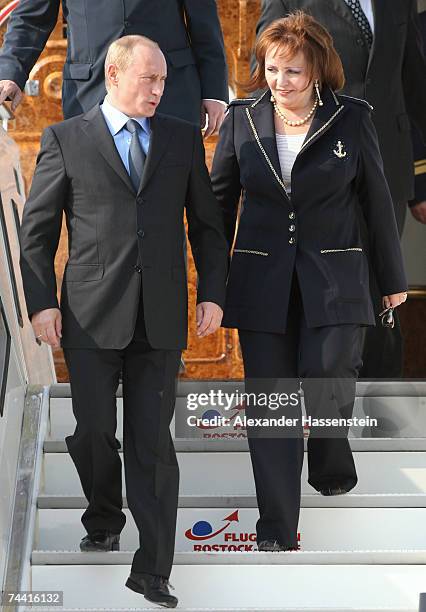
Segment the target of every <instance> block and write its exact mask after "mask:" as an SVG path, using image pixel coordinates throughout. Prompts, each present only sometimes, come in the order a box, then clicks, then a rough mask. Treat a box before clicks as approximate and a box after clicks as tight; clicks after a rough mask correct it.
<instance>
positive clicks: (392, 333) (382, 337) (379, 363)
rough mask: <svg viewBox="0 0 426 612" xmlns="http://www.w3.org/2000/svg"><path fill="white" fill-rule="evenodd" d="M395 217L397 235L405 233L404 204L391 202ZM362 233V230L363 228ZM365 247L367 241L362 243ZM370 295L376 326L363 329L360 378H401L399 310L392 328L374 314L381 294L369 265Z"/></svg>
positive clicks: (377, 312) (381, 307)
mask: <svg viewBox="0 0 426 612" xmlns="http://www.w3.org/2000/svg"><path fill="white" fill-rule="evenodd" d="M394 210H395V218H396V223H397V227H398V233H399V236H400V237H401V236H402V232H403V230H404V224H405V218H406V215H407V202H398V203H394ZM364 232H365V228H364ZM364 243H365V245H366V246H367V245H368V241H367V240H366V239H365V240H364ZM369 274H370V294H371V299H372V301H373V307H374V312H375V314H376V327H365V328H364V342H363V351H362V362H363V365H362V368H361V370H360V372H359V377H360V378H402V375H403V350H404V341H403V336H402V330H401V324H400V320H399V315H398V309H395V310H394V312H393V316H394V321H395V327H394V328H393V329H392V328H390V327H383V326H382V325H381V323H380V321H379V319H378V317H377V315H378V314H379V313H380V312H381V311H382V310H383V306H382V298H383V296H382V294H381V292H380V289H379V286H378V283H377V279H376V277H375V274H374V271H373V268H372V266H371V262H369Z"/></svg>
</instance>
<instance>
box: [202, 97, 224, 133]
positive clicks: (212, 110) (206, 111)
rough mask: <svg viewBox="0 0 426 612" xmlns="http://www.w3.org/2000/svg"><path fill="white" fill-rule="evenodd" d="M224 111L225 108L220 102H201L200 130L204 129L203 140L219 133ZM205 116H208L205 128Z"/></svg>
mask: <svg viewBox="0 0 426 612" xmlns="http://www.w3.org/2000/svg"><path fill="white" fill-rule="evenodd" d="M225 111H226V106H225V105H224V104H222V103H221V102H216V100H203V102H202V104H201V129H204V128H206V131H205V132H204V138H208V137H209V136H211V135H212V134H218V133H219V128H220V126H221V125H222V122H223V119H224V117H225ZM206 115H208V119H209V121H208V124H207V126H206Z"/></svg>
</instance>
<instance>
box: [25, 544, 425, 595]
mask: <svg viewBox="0 0 426 612" xmlns="http://www.w3.org/2000/svg"><path fill="white" fill-rule="evenodd" d="M133 554H134V553H133V552H131V551H120V552H116V551H114V552H97V553H82V552H80V551H74V550H59V551H57V550H54V551H52V550H47V551H46V550H34V551H33V553H32V555H31V563H32V564H33V566H34V565H80V566H82V565H131V564H132V560H133ZM425 562H426V550H396V551H382V550H361V551H340V552H337V551H315V552H312V551H297V552H276V553H264V552H261V553H260V552H253V553H250V552H231V553H216V552H212V553H191V552H186V553H185V552H184V553H175V556H174V560H173V563H174V565H421V564H424V563H425ZM425 588H426V587H425Z"/></svg>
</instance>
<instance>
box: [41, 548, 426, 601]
mask: <svg viewBox="0 0 426 612" xmlns="http://www.w3.org/2000/svg"><path fill="white" fill-rule="evenodd" d="M295 554H297V553H295ZM129 569H130V568H129V567H128V566H127V567H125V566H122V565H118V566H114V565H85V566H81V565H80V566H78V565H61V566H41V565H39V566H33V567H32V590H34V591H50V592H51V591H56V590H61V591H63V592H64V606H65V607H66V608H67V609H68V608H78V609H89V608H98V609H99V608H106V609H108V610H111V609H113V610H116V611H119V610H120V609H123V608H124V609H126V608H136V609H138V610H143V609H144V605H145V604H146V602H145V600H144V598H143V597H142V596H141V595H138V594H136V593H134V592H133V591H130V590H129V589H127V588H126V587H125V586H124V583H125V581H126V579H127V578H128V575H129ZM170 581H171V583H172V584H173V585H174V586H175V588H176V591H175V594H176V595H177V596H178V597H179V609H180V610H182V609H183V610H194V611H195V610H197V612H201V611H202V610H206V609H208V610H215V611H216V612H224V611H231V610H237V609H239V610H247V611H250V612H253V611H254V610H256V611H258V612H266V611H267V610H274V609H275V612H276V611H277V610H280V611H284V610H291V609H293V610H298V612H300V610H301V609H303V608H307V609H308V610H309V611H310V612H313V611H315V610H317V611H319V610H322V612H343V610H346V612H347V611H348V610H353V611H357V612H366V611H367V610H370V611H372V610H374V611H375V612H378V610H382V611H386V612H396V610H398V611H401V610H404V612H416V611H417V610H418V603H419V593H420V592H422V591H423V590H424V588H425V583H426V571H425V568H424V567H422V566H419V565H404V566H401V565H370V566H368V565H355V566H348V565H340V566H339V565H333V566H326V565H312V566H309V565H303V566H301V565H286V566H285V567H283V566H280V565H270V566H265V565H244V566H239V565H210V566H205V565H204V566H202V565H198V566H197V565H176V566H174V568H173V570H172V574H171V577H170ZM260 587H261V588H260ZM145 609H149V607H145ZM157 609H158V608H157Z"/></svg>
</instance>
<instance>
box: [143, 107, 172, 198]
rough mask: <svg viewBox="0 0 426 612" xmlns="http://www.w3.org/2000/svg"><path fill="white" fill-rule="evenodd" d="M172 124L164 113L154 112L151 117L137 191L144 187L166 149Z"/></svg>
mask: <svg viewBox="0 0 426 612" xmlns="http://www.w3.org/2000/svg"><path fill="white" fill-rule="evenodd" d="M172 125H173V124H172V123H171V122H169V121H167V117H166V116H164V115H161V114H155V115H154V117H152V118H151V121H150V126H151V139H150V143H149V150H148V155H147V158H146V162H145V169H144V172H143V176H142V181H141V184H140V187H139V191H138V193H140V192H141V191H142V190H143V189H144V188H145V187H146V185H147V183H148V181H149V180H150V179H151V177H152V175H153V174H154V171H155V169H156V167H157V166H158V163H159V162H160V160H161V158H162V156H163V155H164V153H165V152H166V151H167V146H168V144H169V140H170V137H171V132H172Z"/></svg>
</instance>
